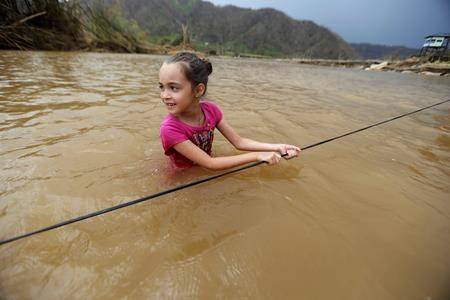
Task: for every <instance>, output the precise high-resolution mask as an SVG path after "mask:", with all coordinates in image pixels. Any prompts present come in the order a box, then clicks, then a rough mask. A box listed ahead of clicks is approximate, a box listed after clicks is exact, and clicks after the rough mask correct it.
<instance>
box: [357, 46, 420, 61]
mask: <svg viewBox="0 0 450 300" xmlns="http://www.w3.org/2000/svg"><path fill="white" fill-rule="evenodd" d="M350 45H351V46H352V47H353V49H355V51H356V52H357V53H358V55H359V56H360V57H361V58H364V59H404V58H407V57H410V56H411V55H414V54H418V53H419V51H420V50H419V49H412V48H407V47H402V46H384V45H373V44H367V43H363V44H350Z"/></svg>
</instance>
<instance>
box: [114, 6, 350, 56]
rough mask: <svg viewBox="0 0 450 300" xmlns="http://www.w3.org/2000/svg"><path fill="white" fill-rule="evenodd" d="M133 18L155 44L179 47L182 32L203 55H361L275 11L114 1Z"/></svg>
mask: <svg viewBox="0 0 450 300" xmlns="http://www.w3.org/2000/svg"><path fill="white" fill-rule="evenodd" d="M109 3H110V4H112V3H114V4H115V5H119V6H120V7H121V8H122V11H123V14H124V16H125V17H127V18H130V19H134V20H136V21H137V23H138V24H139V26H140V27H141V28H143V29H144V30H145V31H147V32H148V34H149V36H150V38H151V40H152V41H154V42H157V43H172V44H177V43H179V42H181V41H182V36H183V34H182V28H183V26H184V29H185V30H186V29H187V31H186V33H187V39H188V40H189V41H190V42H191V43H192V44H193V45H194V46H195V47H197V48H200V50H203V51H210V52H216V53H219V54H222V53H230V52H231V53H235V54H242V53H255V54H261V55H269V56H282V57H307V58H332V59H339V58H341V59H348V58H355V57H356V56H357V54H356V52H355V51H354V50H353V48H352V47H351V46H350V45H348V44H347V43H346V42H345V41H344V40H343V39H341V38H340V37H339V36H338V35H337V34H335V33H333V32H331V31H330V30H328V29H327V28H324V27H322V26H319V25H317V24H315V23H314V22H311V21H298V20H294V19H292V18H290V17H289V16H287V15H285V14H284V13H282V12H280V11H277V10H275V9H259V10H252V9H244V8H239V7H235V6H230V5H229V6H224V7H220V6H215V5H213V4H212V3H210V2H205V1H200V0H168V1H161V0H126V1H123V0H122V1H120V0H110V1H109Z"/></svg>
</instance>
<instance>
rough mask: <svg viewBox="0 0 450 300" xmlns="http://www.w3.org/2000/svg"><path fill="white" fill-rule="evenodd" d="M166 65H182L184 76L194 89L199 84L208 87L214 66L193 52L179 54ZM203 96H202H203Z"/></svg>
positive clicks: (172, 57)
mask: <svg viewBox="0 0 450 300" xmlns="http://www.w3.org/2000/svg"><path fill="white" fill-rule="evenodd" d="M166 63H180V65H181V68H182V70H183V73H184V76H186V78H187V80H189V82H190V83H191V85H192V89H194V88H195V87H196V86H197V85H198V84H199V83H203V84H204V85H205V92H204V93H203V95H204V94H205V93H206V87H207V86H208V76H209V74H211V73H212V71H213V69H212V65H211V63H210V62H209V60H207V59H206V58H199V57H198V56H197V55H196V54H195V53H192V52H178V53H177V54H175V55H174V56H171V57H170V58H169V59H167V60H166ZM203 95H202V96H203Z"/></svg>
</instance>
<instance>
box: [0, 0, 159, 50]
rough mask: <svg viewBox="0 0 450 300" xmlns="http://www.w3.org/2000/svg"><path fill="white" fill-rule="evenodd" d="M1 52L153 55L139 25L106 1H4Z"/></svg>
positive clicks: (145, 34) (145, 35)
mask: <svg viewBox="0 0 450 300" xmlns="http://www.w3.org/2000/svg"><path fill="white" fill-rule="evenodd" d="M3 1H4V3H2V4H1V5H0V20H1V21H0V49H1V48H2V49H19V50H28V49H44V50H79V49H87V50H91V49H106V50H109V51H119V52H152V51H156V50H155V49H152V47H151V45H150V44H149V42H148V40H149V39H148V35H147V33H146V32H145V31H143V30H142V29H141V28H140V27H139V25H138V23H137V22H136V21H134V20H132V19H126V18H124V17H123V16H122V13H121V9H120V7H118V6H117V5H106V4H105V3H104V2H103V1H100V0H96V1H91V2H90V3H89V5H86V2H81V1H68V0H66V1H62V0H3Z"/></svg>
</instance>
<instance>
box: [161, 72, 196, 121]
mask: <svg viewBox="0 0 450 300" xmlns="http://www.w3.org/2000/svg"><path fill="white" fill-rule="evenodd" d="M159 88H160V90H161V94H160V97H161V100H162V102H163V103H164V104H165V105H166V108H167V109H168V111H169V112H170V113H171V114H174V115H180V114H183V113H184V112H186V111H189V109H190V107H191V105H192V104H195V101H194V100H195V99H196V98H195V95H194V91H193V90H192V86H191V83H190V82H189V81H188V80H187V79H186V77H185V76H184V74H183V72H182V70H181V68H180V66H179V64H167V63H164V64H163V65H162V67H161V69H160V70H159Z"/></svg>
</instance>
